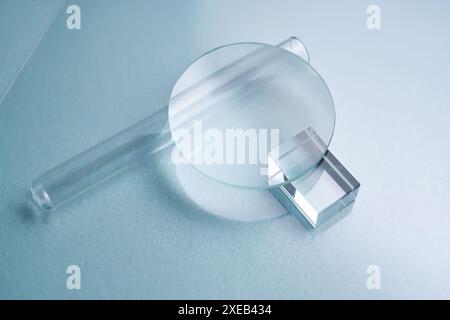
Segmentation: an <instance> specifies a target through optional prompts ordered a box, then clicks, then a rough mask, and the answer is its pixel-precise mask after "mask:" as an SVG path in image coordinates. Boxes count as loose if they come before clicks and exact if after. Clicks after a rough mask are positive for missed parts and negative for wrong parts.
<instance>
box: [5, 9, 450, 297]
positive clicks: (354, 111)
mask: <svg viewBox="0 0 450 320" xmlns="http://www.w3.org/2000/svg"><path fill="white" fill-rule="evenodd" d="M69 3H76V4H78V5H79V6H80V7H81V12H82V29H81V30H68V29H67V28H66V21H65V20H66V18H67V14H66V13H65V8H66V7H67V4H64V3H63V2H62V1H53V2H49V1H43V0H40V1H38V0H35V1H2V2H1V3H0V62H1V63H0V96H3V99H2V100H1V101H0V103H1V104H0V191H1V192H0V298H63V299H77V298H171V299H173V298H180V299H183V298H185V299H188V298H190V299H195V298H207V299H218V298H254V299H258V298H450V276H449V274H448V272H449V267H450V235H449V232H448V230H449V227H450V200H449V195H448V192H449V190H450V144H449V142H448V137H449V136H450V105H449V101H450V62H449V60H448V56H449V49H450V41H449V39H450V33H449V30H450V3H448V2H447V1H420V2H414V3H411V2H410V1H395V2H393V1H377V2H376V3H375V2H372V1H339V2H337V1H334V2H332V1H278V2H276V3H275V2H274V1H245V2H241V1H159V2H156V1H133V2H129V1H128V2H127V1H100V0H96V1H73V2H69ZM370 4H378V5H379V6H380V7H381V14H382V17H381V18H382V25H381V30H376V31H375V30H368V29H367V27H366V19H367V14H366V8H367V7H368V5H370ZM61 6H62V11H60V13H59V14H58V15H57V16H56V18H55V20H54V21H53V17H54V15H55V13H56V12H57V11H58V10H59V9H60V8H61ZM52 21H53V22H52ZM51 22H52V23H51ZM50 23H51V25H50V27H49V28H48V30H47V27H48V26H49V24H50ZM46 30H47V31H46ZM44 33H45V36H44V37H41V35H42V34H44ZM292 35H295V36H298V37H300V38H301V39H302V40H303V41H304V43H305V44H306V46H307V48H308V50H309V53H310V55H311V64H312V65H313V66H314V68H315V69H316V70H317V71H318V72H319V73H320V74H321V75H322V77H323V78H324V79H325V81H326V82H327V84H328V86H329V88H330V90H331V92H332V94H333V97H334V101H335V106H336V112H337V124H336V130H335V135H334V138H333V141H332V143H331V147H330V148H331V150H332V151H333V153H334V154H335V155H336V156H337V157H338V158H339V159H340V160H341V161H342V162H343V164H344V165H345V166H346V167H347V168H348V169H349V170H350V172H352V174H354V176H355V177H356V178H357V179H358V180H359V181H360V182H361V184H362V187H361V190H360V193H359V196H358V198H357V201H356V203H355V205H354V207H353V211H352V212H351V213H350V214H349V215H347V216H345V217H344V218H343V219H341V220H340V221H338V222H337V223H335V224H333V225H331V226H330V227H329V228H327V229H326V230H323V231H319V232H311V231H308V230H306V229H305V228H304V227H303V226H302V225H301V224H300V223H299V222H298V221H297V220H296V219H295V218H294V217H291V216H288V215H284V216H282V217H281V218H278V219H272V220H267V221H260V222H254V223H248V222H247V223H243V222H231V221H228V220H225V219H220V218H217V217H215V216H213V215H211V214H209V213H208V212H207V210H204V209H202V207H201V205H199V204H196V203H194V202H193V201H191V200H190V199H189V197H188V195H187V194H186V192H185V191H184V190H183V188H182V187H181V186H180V184H179V183H177V172H176V170H175V169H174V168H173V167H171V165H170V163H169V162H170V161H169V158H168V156H167V155H165V154H161V155H160V156H158V158H157V159H155V161H153V162H152V163H148V164H147V165H145V166H144V167H141V168H135V169H131V170H128V172H127V173H126V174H123V175H120V176H118V177H116V178H114V179H113V180H112V181H111V182H110V183H108V184H107V185H105V186H103V187H102V188H98V189H95V190H94V191H92V192H90V194H88V195H86V196H83V197H82V198H81V199H80V200H79V201H76V202H72V203H70V204H68V205H67V206H65V207H63V208H61V209H60V210H57V211H55V212H53V213H51V214H48V215H42V214H38V213H37V212H35V211H33V210H32V209H30V206H29V203H28V202H29V201H28V199H29V194H28V186H29V184H30V182H31V180H32V179H33V178H34V177H35V176H36V175H38V174H40V173H42V172H44V171H46V170H47V169H49V168H51V167H53V166H54V165H56V164H58V163H60V162H62V161H64V160H66V159H68V158H69V157H71V156H73V155H75V154H77V153H79V152H81V151H83V150H84V149H86V147H89V146H92V145H93V144H95V143H97V142H99V141H101V140H103V139H105V138H107V137H108V136H110V135H112V134H114V133H115V132H117V131H119V130H121V129H123V128H125V127H127V126H128V125H131V124H133V123H134V122H136V121H137V120H139V119H141V118H143V117H144V116H146V115H148V114H150V113H151V112H152V111H155V110H158V109H159V108H160V107H162V106H164V105H166V104H167V101H168V98H169V96H170V91H171V88H172V86H173V84H174V83H175V81H176V79H177V78H178V76H179V75H180V74H181V72H182V71H183V70H184V68H186V66H187V65H188V64H189V63H190V62H191V61H192V60H193V59H195V58H196V57H197V56H199V55H200V54H202V53H203V52H205V51H207V50H209V49H211V48H214V47H217V46H220V45H223V44H226V43H232V42H239V41H257V42H265V43H272V44H276V43H279V42H281V41H282V40H284V39H286V38H287V37H289V36H292ZM41 38H42V39H41ZM22 66H23V68H22ZM17 75H18V76H17ZM212 196H217V195H210V197H212ZM238 200H239V199H237V200H236V199H226V201H229V202H233V201H234V205H235V206H236V202H238ZM223 201H224V199H220V197H217V202H218V203H220V202H223ZM238 204H239V203H238ZM237 207H238V206H237ZM272 209H273V208H271V209H270V210H272ZM236 210H242V211H245V210H247V208H246V207H245V206H244V205H243V206H242V207H241V208H238V209H236ZM261 210H264V207H263V208H262V209H261ZM267 210H269V209H267ZM276 210H278V209H276ZM71 264H76V265H79V266H80V267H81V271H82V289H81V290H67V289H66V278H67V274H66V273H65V271H66V268H67V266H68V265H71ZM372 264H375V265H378V266H379V267H380V268H381V276H382V278H381V279H382V281H381V283H382V288H381V290H368V289H367V286H366V279H367V274H366V268H367V267H368V266H369V265H372Z"/></svg>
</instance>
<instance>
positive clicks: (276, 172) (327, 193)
mask: <svg viewBox="0 0 450 320" xmlns="http://www.w3.org/2000/svg"><path fill="white" fill-rule="evenodd" d="M280 147H283V148H285V149H286V150H287V151H286V152H288V154H289V155H290V156H291V157H294V158H295V155H296V154H305V152H304V150H310V152H311V153H312V154H315V153H317V152H319V150H323V149H324V148H325V145H324V144H323V142H322V141H321V139H320V137H318V135H317V134H316V133H315V132H314V130H313V129H311V128H308V129H307V130H305V131H302V132H301V133H299V134H298V135H296V136H295V137H293V138H292V139H291V140H290V141H289V142H288V143H286V144H285V145H283V146H280ZM298 150H302V152H300V153H299V152H298ZM279 163H280V162H279ZM281 163H283V162H281ZM284 164H285V167H283V168H280V167H278V166H277V165H276V164H275V162H272V164H271V165H272V171H273V172H272V173H273V174H272V176H271V179H272V180H274V181H278V183H279V182H280V181H289V170H290V169H291V168H290V167H291V165H290V164H291V163H290V162H289V161H285V162H284ZM359 186H360V184H359V182H358V181H357V180H356V179H355V178H354V177H353V176H352V175H351V174H350V172H348V171H347V169H345V167H344V166H343V165H342V164H341V163H340V162H339V161H338V160H337V159H336V157H335V156H334V155H333V154H332V153H331V152H330V151H329V150H328V151H326V153H325V155H324V156H323V158H322V160H321V161H320V162H319V163H318V165H317V166H316V167H315V168H314V169H312V170H311V171H310V172H309V173H308V174H306V175H305V176H304V177H302V178H299V179H296V180H293V181H291V182H289V183H287V184H284V185H281V186H278V187H274V188H272V189H271V192H272V194H273V195H274V196H275V197H276V198H277V199H278V200H279V201H280V202H281V204H283V206H284V207H285V208H286V209H287V210H288V211H289V212H290V213H291V214H293V215H295V216H297V217H299V218H300V219H302V220H306V221H307V222H308V223H309V225H311V226H312V227H313V228H317V227H318V226H320V225H322V224H323V223H324V222H325V221H327V220H328V219H330V218H331V217H333V216H334V215H336V214H337V213H338V212H340V211H341V210H342V209H344V208H345V207H347V206H348V205H349V204H351V203H352V202H353V201H355V199H356V196H357V194H358V190H359Z"/></svg>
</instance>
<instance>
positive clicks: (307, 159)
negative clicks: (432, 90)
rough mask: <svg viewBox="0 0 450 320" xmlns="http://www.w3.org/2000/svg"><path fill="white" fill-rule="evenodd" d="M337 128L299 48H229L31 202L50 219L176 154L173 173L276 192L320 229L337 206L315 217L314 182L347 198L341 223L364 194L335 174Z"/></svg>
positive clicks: (38, 186) (46, 181)
mask: <svg viewBox="0 0 450 320" xmlns="http://www.w3.org/2000/svg"><path fill="white" fill-rule="evenodd" d="M334 125H335V110H334V104H333V99H332V97H331V94H330V92H329V90H328V87H327V86H326V84H325V82H324V81H323V79H322V78H321V77H320V75H319V74H318V73H317V72H316V71H315V70H314V69H313V68H312V66H311V65H310V64H309V56H308V53H307V51H306V49H305V47H304V46H303V44H302V43H301V41H300V40H298V39H297V38H290V39H288V40H286V41H284V42H282V43H281V44H279V45H278V46H271V45H267V44H260V43H237V44H231V45H226V46H222V47H219V48H216V49H214V50H211V51H209V52H207V53H205V54H204V55H202V56H201V57H199V58H198V59H197V60H195V61H194V62H193V63H192V64H191V65H190V66H189V67H188V68H187V69H186V70H185V71H184V73H183V74H182V75H181V77H180V78H179V79H178V81H177V82H176V84H175V86H174V88H173V90H172V94H171V97H170V100H169V104H168V107H167V108H163V109H161V110H160V111H158V112H156V113H154V114H153V115H151V116H149V117H147V118H146V119H143V120H142V121H141V122H139V123H137V124H135V125H133V126H132V127H130V128H128V129H126V130H124V131H122V132H120V133H118V134H117V135H115V136H113V137H111V138H109V139H107V140H106V141H104V142H102V143H100V144H98V145H97V146H94V147H93V148H91V149H89V150H87V151H85V152H83V153H82V154H80V155H78V156H76V157H74V158H72V159H71V160H69V161H67V162H65V163H63V164H61V165H60V166H58V167H56V168H54V169H52V170H50V171H49V172H47V173H45V174H43V175H41V176H40V177H38V178H37V179H35V180H34V181H33V182H32V186H31V192H32V196H33V199H34V201H35V202H36V204H37V205H38V206H39V207H41V208H43V209H52V208H55V207H58V206H60V205H62V204H63V203H65V202H67V201H69V200H71V199H74V198H76V197H77V196H78V195H80V194H82V193H84V192H86V191H88V190H89V189H91V188H92V187H94V186H96V185H98V184H100V183H101V182H104V181H106V180H108V178H110V177H112V176H114V175H116V174H117V173H119V172H121V171H122V170H124V169H125V168H127V167H129V166H130V165H132V164H133V163H135V162H136V161H137V160H139V159H142V158H145V157H148V156H149V155H152V154H155V153H158V152H160V151H161V150H163V149H166V148H168V147H171V148H172V152H171V160H172V161H173V162H174V163H175V164H177V163H188V164H191V165H193V166H194V167H195V168H196V169H198V170H199V171H200V172H202V173H203V174H204V175H206V176H207V177H209V178H212V179H214V180H216V181H219V182H222V183H224V184H227V185H231V186H233V187H238V188H245V189H256V190H258V189H261V190H266V189H270V190H271V191H272V192H273V194H274V195H275V196H276V197H277V199H279V200H280V202H282V203H283V205H285V206H286V207H287V208H290V209H289V210H290V211H291V212H292V211H295V212H296V213H298V214H299V215H301V216H302V217H306V219H307V221H308V222H309V223H310V224H311V225H312V226H314V227H315V226H317V225H318V224H319V223H320V220H323V219H319V218H320V217H325V216H327V215H329V214H325V211H326V210H328V209H329V208H328V207H329V206H327V207H326V208H321V209H317V210H316V209H315V208H314V205H313V203H312V202H311V201H310V200H314V199H309V200H308V199H307V197H305V192H304V190H303V191H301V190H302V184H305V181H306V180H307V177H311V176H314V175H312V174H311V173H312V172H316V176H317V172H319V171H320V170H321V172H322V171H323V172H327V175H324V174H320V176H324V177H325V176H329V177H331V180H332V182H334V183H335V184H336V186H337V188H338V189H341V190H343V191H342V192H343V195H342V196H340V197H338V198H337V203H340V205H338V206H336V207H335V208H334V209H333V210H331V211H333V213H334V212H335V211H339V210H340V209H342V207H344V206H346V205H347V204H348V203H350V202H352V201H353V200H354V199H355V198H356V194H357V191H358V189H359V183H358V182H357V181H356V180H355V179H354V178H353V177H352V176H351V175H350V174H349V173H348V171H345V172H344V174H343V173H342V170H336V168H338V167H339V168H340V167H342V168H343V166H342V165H341V164H340V163H338V162H337V159H335V158H334V157H333V158H332V160H333V161H331V162H332V163H331V165H330V159H331V158H330V156H332V155H331V154H330V153H329V151H328V145H329V143H330V141H331V138H332V136H333V132H334ZM334 160H335V161H334ZM329 167H331V168H332V171H333V172H332V173H331V174H330V171H329V170H325V171H324V168H329ZM339 168H338V169H339ZM318 170H319V171H318ZM344 170H345V169H344ZM327 179H328V178H327ZM319 180H320V179H319ZM322 180H323V179H322ZM316 181H318V180H317V179H316ZM342 181H343V182H342ZM328 184H329V183H328ZM309 190H311V188H309ZM301 192H303V193H301ZM342 192H341V193H342ZM315 193H316V192H315ZM299 194H300V197H303V198H299ZM336 195H339V194H338V193H336ZM336 195H334V196H336ZM314 197H316V196H314ZM322 198H323V197H322ZM343 199H344V200H345V201H343ZM322 200H323V199H322ZM322 200H320V201H322ZM327 201H332V203H331V205H334V203H336V199H335V198H331V200H327ZM347 202H348V203H347ZM311 208H312V209H311ZM314 216H315V217H314Z"/></svg>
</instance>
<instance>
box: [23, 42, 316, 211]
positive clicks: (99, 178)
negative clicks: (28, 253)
mask: <svg viewBox="0 0 450 320" xmlns="http://www.w3.org/2000/svg"><path fill="white" fill-rule="evenodd" d="M278 47H280V48H283V49H285V50H287V51H290V52H292V53H294V54H296V55H298V56H300V57H301V58H303V59H304V60H305V61H307V62H309V56H308V52H307V51H306V48H305V46H304V45H303V43H302V42H301V41H300V40H299V39H297V38H295V37H292V38H289V39H287V40H285V41H283V42H282V43H280V44H279V45H278ZM167 117H168V111H167V108H163V109H161V110H159V111H157V112H156V113H154V114H152V115H150V116H148V117H147V118H145V119H143V120H142V121H140V122H138V123H136V124H135V125H133V126H131V127H130V128H128V129H125V130H123V131H121V132H119V133H118V134H116V135H114V136H113V137H111V138H109V139H107V140H105V141H103V142H101V143H99V144H97V145H96V146H94V147H92V148H90V149H88V150H86V151H85V152H83V153H81V154H79V155H77V156H75V157H74V158H72V159H70V160H68V161H66V162H64V163H62V164H61V165H59V166H57V167H55V168H54V169H52V170H50V171H48V172H46V173H44V174H43V175H41V176H39V177H37V178H36V179H35V180H34V181H33V182H32V184H31V193H32V197H33V200H34V201H35V203H36V204H37V205H38V206H39V207H41V208H43V209H52V208H55V207H58V206H60V205H61V204H63V203H65V202H67V201H68V200H71V199H74V198H76V197H77V196H79V195H80V194H82V193H84V192H86V191H88V190H90V189H91V188H92V187H94V186H97V185H99V184H100V183H102V182H104V181H106V180H108V179H109V178H111V177H112V176H114V175H116V174H117V173H119V172H121V171H123V170H124V169H126V168H128V167H130V166H132V165H133V164H135V163H139V160H142V159H144V158H146V157H148V156H149V155H152V154H155V153H157V152H158V151H160V150H162V149H164V148H166V147H168V146H170V145H172V143H173V142H172V138H171V133H170V129H169V126H168V123H167Z"/></svg>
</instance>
